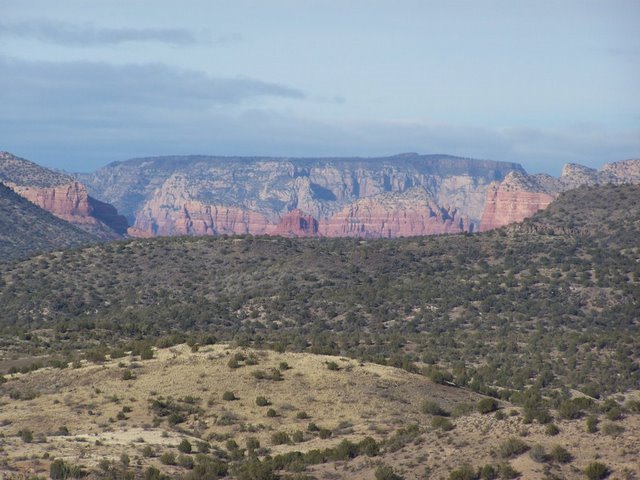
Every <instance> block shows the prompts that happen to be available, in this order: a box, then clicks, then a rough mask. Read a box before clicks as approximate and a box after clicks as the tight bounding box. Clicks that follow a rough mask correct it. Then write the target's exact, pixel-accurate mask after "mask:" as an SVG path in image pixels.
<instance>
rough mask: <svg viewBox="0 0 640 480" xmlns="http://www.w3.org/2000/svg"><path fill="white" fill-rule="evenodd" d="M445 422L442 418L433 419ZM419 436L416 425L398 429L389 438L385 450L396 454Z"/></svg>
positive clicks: (418, 429)
mask: <svg viewBox="0 0 640 480" xmlns="http://www.w3.org/2000/svg"><path fill="white" fill-rule="evenodd" d="M438 418H439V419H442V420H447V421H448V419H446V418H443V417H434V420H435V419H438ZM419 435H420V428H419V427H418V425H416V424H413V425H409V426H408V427H405V428H399V429H398V430H397V431H396V432H395V433H394V434H393V436H392V437H391V438H389V439H388V440H387V441H386V442H385V445H386V450H387V451H389V452H397V451H398V450H400V449H401V448H402V447H404V446H405V445H406V444H407V443H409V442H412V441H414V440H415V439H416V438H418V436H419Z"/></svg>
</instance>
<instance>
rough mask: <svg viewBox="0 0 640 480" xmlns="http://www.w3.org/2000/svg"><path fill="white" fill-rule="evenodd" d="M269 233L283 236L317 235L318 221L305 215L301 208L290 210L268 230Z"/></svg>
mask: <svg viewBox="0 0 640 480" xmlns="http://www.w3.org/2000/svg"><path fill="white" fill-rule="evenodd" d="M270 233H271V235H280V236H283V237H312V236H316V235H318V221H317V220H316V219H315V218H313V217H312V216H311V215H305V214H304V212H303V211H302V210H300V209H299V208H296V209H295V210H291V211H290V212H289V213H287V214H286V215H285V216H284V217H282V218H281V219H280V222H279V223H278V224H277V225H276V226H275V228H274V229H273V230H272V231H271V232H270Z"/></svg>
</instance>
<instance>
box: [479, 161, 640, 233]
mask: <svg viewBox="0 0 640 480" xmlns="http://www.w3.org/2000/svg"><path fill="white" fill-rule="evenodd" d="M607 183H612V184H621V183H640V160H625V161H621V162H614V163H608V164H605V165H604V166H603V167H602V168H601V169H600V170H596V169H593V168H589V167H585V166H583V165H577V164H567V165H565V166H564V168H563V169H562V175H561V176H560V178H553V177H551V176H549V175H526V174H523V173H521V172H512V173H509V174H508V175H507V176H506V177H505V178H504V180H502V181H501V182H494V183H492V184H491V185H490V186H489V188H488V190H487V198H486V201H485V204H484V211H483V213H482V218H481V220H480V230H481V231H487V230H492V229H494V228H499V227H502V226H504V225H508V224H511V223H515V222H521V221H522V220H524V219H525V218H528V217H530V216H531V215H533V214H534V213H536V212H537V211H538V210H541V209H544V208H546V207H547V206H548V205H549V204H550V203H551V202H552V201H553V200H554V199H555V198H556V197H557V196H558V195H559V194H560V193H562V192H566V191H568V190H572V189H574V188H577V187H580V186H582V185H603V184H607Z"/></svg>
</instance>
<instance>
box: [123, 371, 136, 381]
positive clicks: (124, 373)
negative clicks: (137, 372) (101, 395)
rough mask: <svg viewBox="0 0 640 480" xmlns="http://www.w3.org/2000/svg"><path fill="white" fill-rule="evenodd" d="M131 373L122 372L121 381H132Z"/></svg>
mask: <svg viewBox="0 0 640 480" xmlns="http://www.w3.org/2000/svg"><path fill="white" fill-rule="evenodd" d="M133 378H134V377H133V372H132V371H131V370H129V369H126V370H124V371H123V372H122V380H133Z"/></svg>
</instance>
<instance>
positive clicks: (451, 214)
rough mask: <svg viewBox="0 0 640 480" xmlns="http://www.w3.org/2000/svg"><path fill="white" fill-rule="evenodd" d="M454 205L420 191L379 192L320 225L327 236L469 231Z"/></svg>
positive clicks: (468, 226) (403, 235) (385, 236)
mask: <svg viewBox="0 0 640 480" xmlns="http://www.w3.org/2000/svg"><path fill="white" fill-rule="evenodd" d="M472 230H473V224H471V223H470V222H469V219H468V218H463V216H462V215H461V214H460V213H459V212H458V210H457V209H456V208H444V207H440V206H439V205H437V204H436V203H435V202H434V201H432V200H430V199H429V198H428V196H427V195H425V194H424V193H423V192H421V191H420V190H414V191H410V192H407V193H406V194H404V195H393V194H388V193H383V194H380V195H375V196H373V197H369V198H363V199H361V200H358V201H356V202H353V203H351V204H349V205H347V206H345V207H344V208H343V209H342V210H340V211H339V212H337V213H335V214H334V215H332V216H330V217H328V218H326V219H324V220H323V221H322V222H321V224H320V229H319V231H320V234H321V235H323V236H327V237H365V238H393V237H410V236H419V235H435V234H442V233H461V232H464V231H472Z"/></svg>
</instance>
